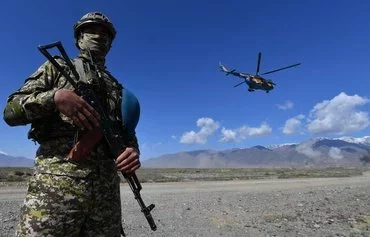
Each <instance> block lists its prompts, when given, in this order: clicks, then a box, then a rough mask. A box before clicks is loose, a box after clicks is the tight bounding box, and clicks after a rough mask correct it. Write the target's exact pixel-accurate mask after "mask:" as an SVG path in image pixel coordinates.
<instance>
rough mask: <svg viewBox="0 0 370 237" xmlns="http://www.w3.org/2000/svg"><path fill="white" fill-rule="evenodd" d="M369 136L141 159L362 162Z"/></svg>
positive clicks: (229, 163) (8, 161) (237, 164)
mask: <svg viewBox="0 0 370 237" xmlns="http://www.w3.org/2000/svg"><path fill="white" fill-rule="evenodd" d="M369 155H370V136H365V137H361V138H353V137H340V138H334V139H333V138H331V139H329V138H314V139H310V140H306V141H303V142H301V143H290V144H278V145H270V146H253V147H248V148H233V149H227V150H194V151H187V152H178V153H173V154H165V155H161V156H158V157H154V158H151V159H148V160H143V161H142V167H144V168H252V167H266V168H268V167H303V166H306V167H307V166H309V167H329V166H363V163H362V162H361V161H360V158H361V157H364V156H369ZM33 164H34V160H33V159H28V158H24V157H14V156H10V155H7V154H3V153H0V167H32V166H33Z"/></svg>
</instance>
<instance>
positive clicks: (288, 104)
mask: <svg viewBox="0 0 370 237" xmlns="http://www.w3.org/2000/svg"><path fill="white" fill-rule="evenodd" d="M276 106H277V107H278V108H279V109H281V110H288V109H292V108H293V106H294V104H293V102H292V101H290V100H287V101H285V102H284V104H278V105H276Z"/></svg>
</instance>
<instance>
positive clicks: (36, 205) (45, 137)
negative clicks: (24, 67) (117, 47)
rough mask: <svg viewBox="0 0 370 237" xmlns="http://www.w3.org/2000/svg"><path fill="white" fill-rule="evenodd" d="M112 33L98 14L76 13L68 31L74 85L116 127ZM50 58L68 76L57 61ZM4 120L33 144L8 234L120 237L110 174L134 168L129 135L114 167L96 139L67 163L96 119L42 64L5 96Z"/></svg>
mask: <svg viewBox="0 0 370 237" xmlns="http://www.w3.org/2000/svg"><path fill="white" fill-rule="evenodd" d="M115 35H116V30H115V28H114V26H113V24H112V23H111V21H110V20H109V19H108V18H107V17H106V16H105V15H103V14H102V13H100V12H91V13H88V14H86V15H84V16H83V17H82V18H81V19H80V20H79V21H78V22H77V23H76V24H75V25H74V37H75V43H76V46H77V48H78V49H79V50H80V53H79V55H78V57H76V58H75V59H74V62H81V65H82V66H81V68H82V70H84V73H83V75H85V78H80V79H82V80H85V81H86V82H87V83H88V84H90V85H91V86H92V87H93V88H94V91H95V93H96V94H97V95H98V97H99V98H100V101H101V102H102V104H103V105H104V107H105V109H106V111H107V113H108V115H109V117H110V118H111V117H112V118H114V119H115V120H117V121H116V122H117V123H116V124H117V125H118V124H119V126H122V121H120V120H121V119H122V114H121V102H122V101H121V100H122V88H123V87H122V86H121V84H120V83H119V82H118V81H117V80H116V79H115V78H114V77H113V76H112V75H111V74H110V73H109V72H108V71H107V69H106V67H105V57H106V55H107V54H108V52H109V50H110V48H111V45H112V41H113V40H114V38H115ZM55 59H56V60H57V62H58V63H59V64H60V65H61V66H62V67H63V68H64V69H65V70H67V71H68V73H69V74H70V75H72V73H71V70H70V69H69V68H68V66H67V64H66V63H65V61H64V60H63V59H62V58H60V57H57V56H55ZM91 62H94V63H95V65H92V64H91ZM75 65H76V64H75ZM76 68H77V66H76ZM81 68H80V69H81ZM77 69H78V68H77ZM86 75H94V76H91V77H88V76H86ZM72 78H73V77H72ZM4 120H5V121H6V122H7V123H8V124H9V125H10V126H18V125H26V124H31V129H30V131H29V133H28V137H29V139H32V140H34V141H36V142H38V143H39V148H38V150H37V152H36V158H35V170H34V175H33V176H32V178H31V179H30V181H29V186H28V191H27V195H26V198H25V201H24V204H23V206H22V208H21V213H20V221H19V224H18V226H17V230H16V236H63V237H64V236H110V237H114V236H120V234H123V230H122V224H121V220H122V218H121V203H120V189H119V188H120V186H119V183H120V178H119V176H118V174H117V170H120V171H122V172H123V173H125V174H127V175H130V174H132V173H133V172H135V170H137V169H138V168H139V167H140V161H139V147H138V142H137V138H136V136H135V133H132V132H125V145H126V146H128V147H127V148H126V149H125V150H124V151H123V152H122V153H121V154H120V155H119V156H118V157H117V158H116V161H114V160H113V159H112V157H110V156H109V151H108V146H107V144H106V143H105V142H104V140H101V141H100V142H99V143H98V144H97V145H95V146H94V148H93V149H92V150H91V151H90V152H89V153H88V155H87V156H86V157H85V158H84V159H82V160H81V161H78V162H70V161H69V160H67V159H66V157H67V155H68V154H69V152H70V150H71V149H72V147H73V145H74V144H76V142H77V141H78V140H79V138H80V137H81V134H84V133H88V132H89V131H93V130H94V129H96V128H97V127H99V114H98V113H97V112H96V111H95V110H94V109H93V108H92V107H91V106H90V105H89V104H88V103H87V102H86V101H84V100H83V99H82V98H81V97H79V96H78V95H77V94H76V93H75V92H74V91H73V87H72V86H71V84H70V83H69V82H68V81H67V80H66V78H65V77H64V76H63V75H62V74H61V73H60V72H59V71H58V70H57V69H56V67H55V66H53V65H52V64H51V63H50V62H49V61H47V62H45V63H44V64H43V65H42V66H41V67H40V68H39V69H38V70H37V71H36V72H34V73H33V74H32V75H31V76H30V77H29V78H28V79H27V80H26V81H25V83H24V85H23V86H21V88H20V89H18V90H17V91H16V92H14V93H13V94H11V95H10V96H9V98H8V101H7V104H6V107H5V110H4ZM123 129H124V128H123Z"/></svg>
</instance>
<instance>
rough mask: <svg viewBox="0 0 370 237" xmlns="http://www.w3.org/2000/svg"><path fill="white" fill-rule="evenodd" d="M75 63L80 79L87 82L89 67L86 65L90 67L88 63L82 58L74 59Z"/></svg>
mask: <svg viewBox="0 0 370 237" xmlns="http://www.w3.org/2000/svg"><path fill="white" fill-rule="evenodd" d="M73 64H74V65H75V67H76V71H77V73H78V75H79V76H80V80H81V81H83V82H87V77H86V71H87V70H88V69H87V68H86V67H88V65H87V64H86V63H84V62H83V61H82V59H81V58H75V59H73Z"/></svg>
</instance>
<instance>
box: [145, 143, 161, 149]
mask: <svg viewBox="0 0 370 237" xmlns="http://www.w3.org/2000/svg"><path fill="white" fill-rule="evenodd" d="M161 145H163V142H157V143H153V144H148V143H143V144H141V145H140V148H141V149H147V150H153V149H155V148H157V147H159V146H161Z"/></svg>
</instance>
